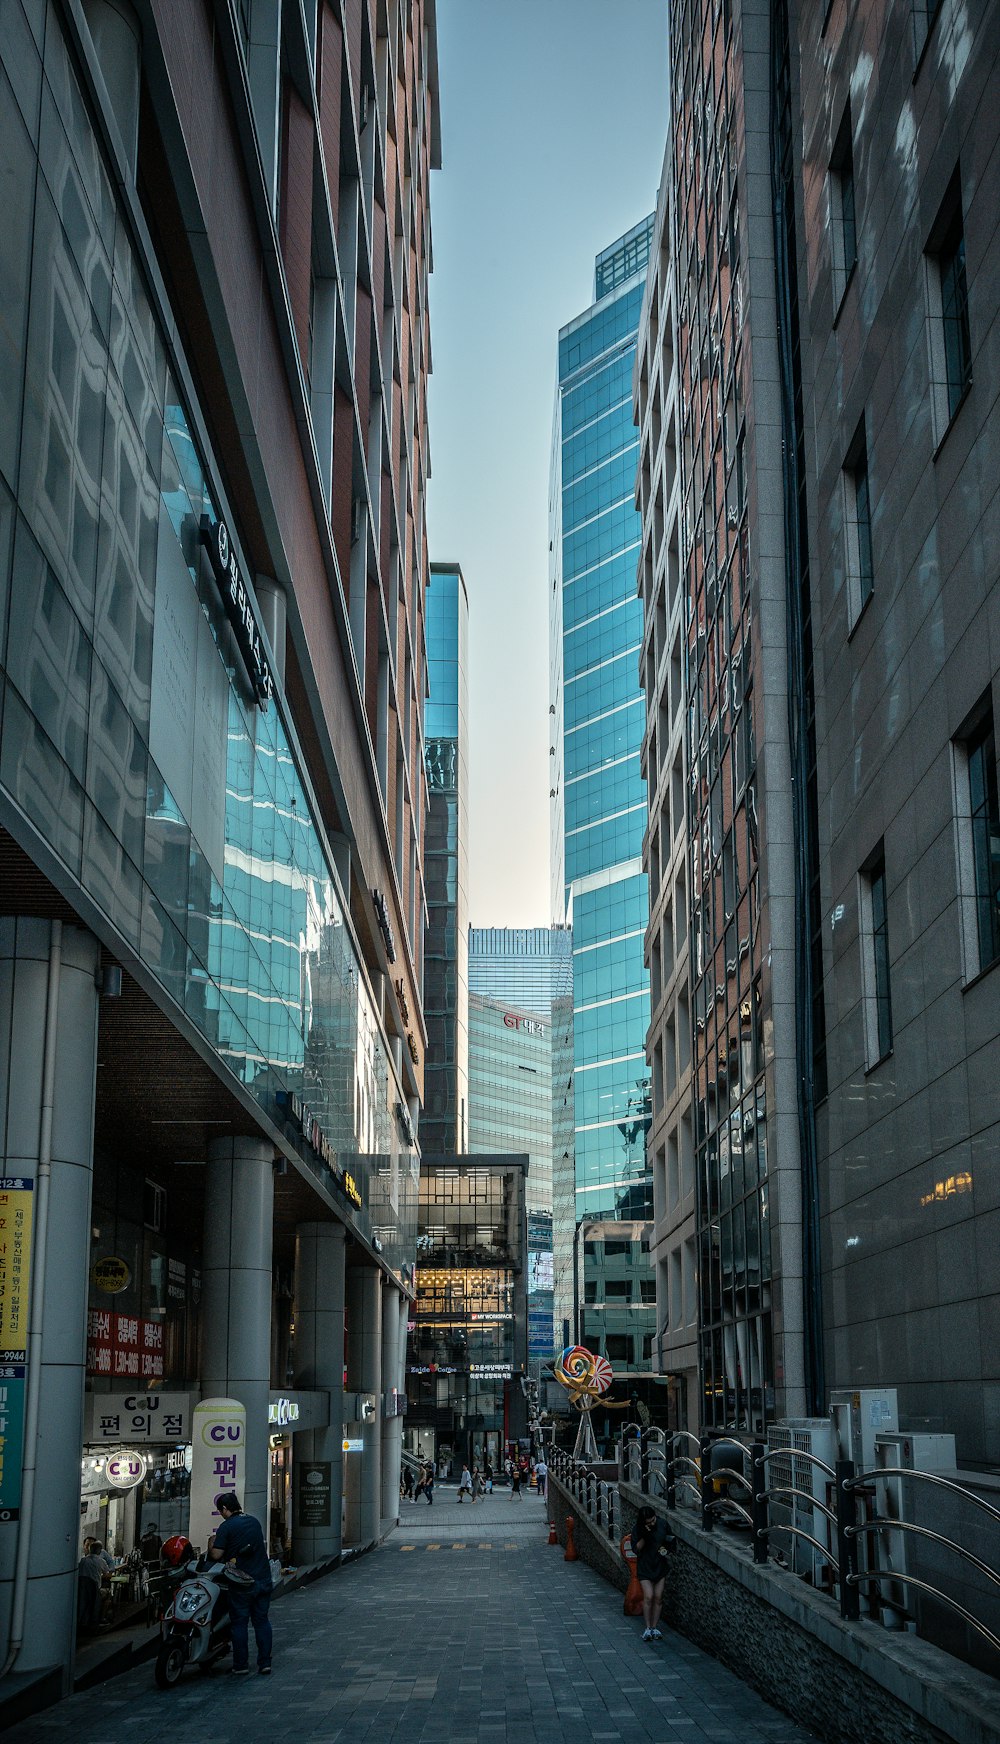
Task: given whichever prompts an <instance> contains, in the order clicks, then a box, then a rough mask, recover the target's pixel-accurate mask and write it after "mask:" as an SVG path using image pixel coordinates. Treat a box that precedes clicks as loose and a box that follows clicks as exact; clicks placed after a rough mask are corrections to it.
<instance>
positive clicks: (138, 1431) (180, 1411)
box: [90, 1392, 191, 1444]
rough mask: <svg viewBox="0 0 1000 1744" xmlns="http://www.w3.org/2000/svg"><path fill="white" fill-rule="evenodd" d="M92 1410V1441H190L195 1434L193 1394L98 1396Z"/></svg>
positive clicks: (116, 1394)
mask: <svg viewBox="0 0 1000 1744" xmlns="http://www.w3.org/2000/svg"><path fill="white" fill-rule="evenodd" d="M90 1409H91V1417H90V1439H91V1441H92V1442H94V1441H96V1442H100V1441H107V1442H115V1443H116V1444H117V1443H118V1442H120V1441H126V1440H127V1441H187V1440H188V1438H189V1436H190V1434H191V1395H190V1394H189V1393H155V1392H147V1393H95V1394H93V1396H92V1399H91V1407H90Z"/></svg>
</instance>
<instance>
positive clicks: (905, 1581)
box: [847, 1568, 1000, 1653]
mask: <svg viewBox="0 0 1000 1744" xmlns="http://www.w3.org/2000/svg"><path fill="white" fill-rule="evenodd" d="M870 1580H890V1581H898V1582H899V1584H900V1586H904V1587H919V1589H920V1591H921V1592H922V1593H930V1595H931V1598H932V1599H937V1601H938V1603H939V1604H941V1605H948V1606H949V1607H950V1609H951V1610H953V1611H957V1612H958V1615H959V1616H960V1617H962V1618H964V1620H965V1622H966V1623H968V1624H970V1625H971V1627H972V1628H973V1629H976V1630H978V1631H979V1634H980V1635H985V1637H986V1639H987V1641H989V1642H990V1643H991V1645H992V1646H994V1647H995V1648H996V1650H997V1652H998V1653H1000V1641H998V1640H997V1638H996V1636H995V1635H994V1634H993V1632H992V1630H991V1629H987V1627H986V1625H985V1623H979V1622H977V1621H976V1618H975V1617H974V1616H973V1615H972V1612H971V1611H967V1610H966V1609H965V1606H964V1605H960V1604H959V1603H958V1600H957V1599H949V1597H948V1595H947V1593H942V1592H940V1591H939V1590H938V1588H937V1587H932V1586H929V1585H928V1583H927V1581H922V1580H918V1579H917V1577H916V1575H915V1574H899V1573H898V1572H897V1571H896V1570H895V1569H891V1568H866V1569H865V1570H864V1572H863V1573H861V1574H849V1575H848V1577H847V1581H848V1585H849V1586H852V1587H857V1586H860V1585H861V1582H862V1581H870ZM884 1603H885V1600H883V1604H884Z"/></svg>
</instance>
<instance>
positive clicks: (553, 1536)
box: [549, 1520, 559, 1544]
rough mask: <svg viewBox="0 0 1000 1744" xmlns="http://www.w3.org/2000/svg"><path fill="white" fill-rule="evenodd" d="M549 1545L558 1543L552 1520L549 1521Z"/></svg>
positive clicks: (554, 1524)
mask: <svg viewBox="0 0 1000 1744" xmlns="http://www.w3.org/2000/svg"><path fill="white" fill-rule="evenodd" d="M549 1543H550V1544H558V1543H559V1537H558V1534H557V1532H556V1523H555V1521H554V1520H550V1521H549Z"/></svg>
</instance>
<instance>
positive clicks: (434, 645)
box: [420, 563, 469, 1155]
mask: <svg viewBox="0 0 1000 1744" xmlns="http://www.w3.org/2000/svg"><path fill="white" fill-rule="evenodd" d="M468 673H469V600H468V595H467V593H466V588H465V578H464V576H463V574H462V571H461V569H460V567H459V565H458V564H457V563H441V564H438V563H432V564H431V585H430V588H429V589H428V594H427V682H428V697H427V704H426V711H425V716H424V764H425V768H426V771H427V801H428V804H427V836H426V847H425V857H424V882H425V887H426V891H427V934H426V938H425V942H424V1018H425V1021H426V1024H427V1057H426V1064H425V1070H424V1109H423V1113H422V1115H421V1117H420V1145H421V1149H422V1150H423V1152H424V1154H425V1155H439V1154H441V1153H443V1152H449V1153H450V1152H454V1151H465V1150H467V1149H468V1145H469V973H468V957H469V899H468V884H469V879H468V858H469V728H468V715H469V706H468V686H469V677H468Z"/></svg>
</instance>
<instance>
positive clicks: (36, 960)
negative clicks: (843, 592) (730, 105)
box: [0, 0, 439, 1691]
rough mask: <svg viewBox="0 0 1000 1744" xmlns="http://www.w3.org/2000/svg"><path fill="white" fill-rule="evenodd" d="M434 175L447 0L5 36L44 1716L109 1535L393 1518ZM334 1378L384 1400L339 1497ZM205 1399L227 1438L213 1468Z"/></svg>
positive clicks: (12, 1270)
mask: <svg viewBox="0 0 1000 1744" xmlns="http://www.w3.org/2000/svg"><path fill="white" fill-rule="evenodd" d="M279 15H280V28H279ZM438 161H439V145H438V124H437V66H436V50H435V22H434V6H433V0H405V3H404V4H401V5H394V6H392V7H389V8H388V9H386V8H384V7H383V8H380V9H376V8H374V7H368V6H362V5H358V4H354V3H353V0H349V3H344V4H342V3H341V0H335V3H334V0H320V3H319V4H316V3H314V4H312V5H310V6H305V7H299V6H286V7H284V8H279V7H278V6H277V5H276V4H275V5H270V4H258V3H257V0H254V4H252V5H251V4H249V3H248V0H240V4H238V5H232V6H222V7H217V6H214V5H212V4H210V3H209V0H170V3H169V4H165V3H164V0H151V3H150V4H143V5H142V7H141V8H139V7H136V8H133V7H132V6H131V5H129V4H128V0H113V3H105V0H86V3H85V4H84V5H82V6H65V5H62V4H56V3H54V0H32V4H30V5H29V4H27V3H25V4H24V5H22V4H20V3H19V0H15V3H14V4H12V5H10V6H6V7H5V8H4V13H3V36H2V40H0V185H2V187H3V189H4V240H3V247H2V250H0V281H2V298H0V301H2V307H3V320H2V324H0V408H2V409H0V623H2V625H3V629H4V634H3V641H2V644H0V660H2V667H3V678H2V709H3V713H2V724H0V871H2V896H0V960H2V964H3V973H2V975H0V1008H2V1021H0V1078H2V1081H3V1083H4V1085H5V1086H6V1087H7V1088H6V1092H5V1097H4V1111H3V1126H2V1133H3V1140H4V1152H5V1158H6V1166H5V1168H4V1170H3V1188H2V1191H3V1197H4V1206H3V1210H4V1214H5V1215H4V1221H5V1224H6V1226H7V1231H9V1232H13V1236H14V1237H15V1238H16V1239H12V1240H7V1239H5V1240H4V1242H3V1244H2V1245H0V1303H2V1309H0V1320H2V1327H3V1337H2V1343H3V1347H4V1356H5V1365H4V1371H3V1375H2V1376H0V1417H2V1419H3V1422H4V1424H5V1432H4V1445H3V1448H2V1479H0V1512H2V1516H3V1524H2V1526H0V1531H2V1532H3V1534H4V1541H3V1550H2V1559H0V1658H2V1659H3V1660H4V1662H5V1665H6V1667H8V1668H9V1667H10V1666H11V1665H13V1667H14V1669H15V1671H16V1672H17V1673H18V1674H19V1675H20V1674H25V1687H27V1686H30V1685H31V1684H32V1678H33V1675H34V1674H36V1673H38V1674H41V1673H43V1672H44V1676H45V1683H44V1685H43V1686H40V1687H41V1688H42V1690H43V1691H44V1689H50V1688H51V1682H52V1678H51V1673H52V1668H53V1667H59V1668H60V1675H61V1677H62V1679H63V1683H64V1686H66V1687H72V1660H73V1643H74V1634H75V1622H76V1567H77V1559H78V1555H79V1545H80V1540H81V1538H82V1536H83V1535H84V1534H85V1533H90V1532H92V1531H94V1530H95V1529H97V1523H98V1522H100V1527H99V1531H100V1535H101V1536H102V1537H104V1538H106V1539H108V1540H109V1542H110V1545H111V1548H112V1549H113V1550H115V1551H116V1552H121V1553H126V1552H130V1551H132V1549H133V1548H134V1544H135V1537H136V1526H137V1523H138V1524H139V1526H140V1529H141V1526H142V1524H144V1523H145V1522H146V1521H148V1520H150V1519H152V1520H154V1521H160V1522H161V1523H162V1526H163V1528H164V1532H163V1533H161V1535H165V1531H166V1530H169V1531H170V1532H176V1531H178V1530H181V1531H190V1535H191V1537H192V1539H193V1540H194V1541H196V1542H198V1543H202V1544H204V1543H205V1541H206V1538H207V1534H208V1532H209V1531H210V1530H211V1526H212V1509H213V1501H212V1497H213V1489H215V1490H217V1489H218V1488H219V1487H220V1485H221V1483H222V1481H223V1480H225V1482H226V1483H227V1484H229V1483H231V1484H233V1485H234V1486H235V1487H236V1489H237V1492H238V1494H239V1495H240V1499H241V1500H242V1501H243V1503H244V1504H245V1506H246V1507H247V1509H248V1510H249V1511H250V1512H252V1513H254V1514H256V1515H258V1516H259V1517H260V1518H261V1520H262V1521H263V1522H264V1525H265V1530H266V1532H267V1534H268V1537H269V1539H270V1542H271V1545H272V1548H273V1551H274V1553H275V1554H279V1553H281V1552H282V1547H285V1548H286V1549H287V1548H290V1550H291V1553H292V1554H293V1555H294V1557H295V1560H296V1561H298V1562H312V1561H316V1560H318V1559H321V1558H323V1559H325V1558H328V1557H335V1556H336V1555H337V1554H338V1552H339V1550H340V1547H341V1545H342V1543H343V1542H347V1543H353V1544H357V1545H364V1544H369V1543H374V1542H377V1541H378V1539H379V1538H380V1536H381V1534H382V1532H383V1530H384V1529H386V1527H387V1525H388V1524H390V1523H391V1522H392V1521H393V1520H394V1519H395V1517H396V1512H397V1506H398V1467H399V1449H400V1443H401V1420H400V1418H399V1417H398V1416H397V1415H395V1412H394V1409H393V1407H392V1401H393V1400H394V1399H395V1398H398V1389H399V1386H400V1385H401V1382H402V1363H403V1354H404V1345H403V1342H402V1340H403V1339H405V1328H406V1319H407V1311H408V1304H409V1299H410V1297H411V1296H412V1277H413V1265H414V1258H415V1241H416V1212H417V1157H416V1148H415V1141H414V1127H415V1125H416V1119H417V1110H418V1106H419V1100H420V1096H421V1091H422V1077H421V1074H422V1067H423V1048H424V1034H423V1018H422V1011H421V987H422V981H423V964H422V935H423V911H424V892H423V877H424V874H423V820H424V811H425V803H424V794H425V787H424V768H423V749H422V714H423V697H424V694H425V688H426V675H425V668H424V642H425V638H424V593H425V587H426V582H427V550H426V535H425V519H424V493H425V481H426V478H427V474H428V468H429V461H428V449H427V424H426V378H427V372H428V369H429V366H430V352H429V327H428V308H427V293H428V278H429V273H430V213H429V204H428V201H429V178H430V171H431V168H432V166H433V165H435V164H436V163H437V162H438ZM348 1236H349V1239H348ZM33 1291H34V1294H32V1292H33ZM345 1305H346V1315H347V1337H346V1341H345V1336H344V1325H345ZM84 1329H86V1336H85V1331H84ZM345 1369H346V1377H347V1387H348V1393H347V1395H346V1398H347V1399H348V1400H351V1399H353V1400H357V1399H358V1398H359V1397H361V1398H365V1397H368V1396H374V1397H375V1398H376V1399H377V1400H379V1401H380V1408H379V1409H378V1410H377V1411H376V1413H375V1415H374V1417H373V1418H372V1419H371V1420H370V1421H369V1422H368V1423H366V1426H365V1434H364V1442H365V1445H364V1450H363V1451H362V1452H361V1453H359V1454H357V1455H355V1456H352V1458H351V1459H350V1460H347V1461H345V1459H344V1456H343V1453H342V1443H343V1438H344V1435H345V1428H346V1427H347V1420H349V1419H351V1418H353V1417H354V1416H355V1415H356V1407H355V1406H352V1405H350V1404H346V1405H345V1393H344V1379H345ZM55 1376H58V1382H57V1384H56V1383H55V1382H54V1380H53V1377H55ZM140 1394H141V1395H142V1396H145V1395H146V1394H150V1395H152V1396H153V1397H157V1398H159V1400H160V1406H159V1407H158V1408H156V1409H153V1408H152V1407H151V1408H150V1409H149V1410H147V1411H139V1410H137V1409H136V1407H135V1399H136V1396H137V1395H140ZM200 1397H208V1398H210V1399H215V1400H218V1399H220V1398H221V1399H228V1400H235V1401H236V1402H237V1404H236V1409H235V1412H234V1414H233V1416H232V1417H231V1418H230V1419H229V1420H228V1427H225V1426H224V1433H225V1435H226V1441H227V1446H228V1448H229V1449H230V1450H231V1451H230V1452H229V1453H227V1455H226V1456H225V1460H224V1464H223V1465H219V1466H216V1465H215V1464H214V1456H212V1455H211V1454H210V1453H209V1449H210V1447H211V1445H212V1442H211V1436H210V1435H198V1436H195V1435H194V1434H193V1422H192V1411H193V1408H194V1406H195V1404H196V1402H197V1400H198V1399H199V1398H200ZM130 1400H131V1401H132V1404H131V1405H130V1404H129V1401H130ZM22 1424H23V1425H27V1431H26V1432H27V1433H30V1434H31V1435H32V1437H33V1439H32V1442H31V1445H30V1446H28V1447H27V1448H25V1446H24V1444H23V1437H22V1434H21V1425H22ZM12 1425H17V1426H18V1427H17V1432H16V1433H14V1432H13V1431H12V1427H11V1426H12ZM81 1425H82V1440H81ZM357 1434H360V1430H358V1431H357ZM188 1449H190V1450H191V1458H192V1461H193V1471H192V1474H191V1477H190V1479H189V1478H188V1473H187V1461H186V1458H185V1453H186V1450H188ZM23 1456H26V1457H23ZM147 1456H148V1457H147ZM219 1458H220V1460H221V1459H223V1456H222V1455H221V1454H220V1455H219ZM206 1461H208V1464H207V1465H206ZM307 1470H308V1471H310V1472H311V1473H312V1474H315V1475H317V1476H318V1483H317V1484H316V1486H315V1497H314V1495H313V1491H312V1489H310V1490H309V1492H308V1499H307V1501H306V1503H304V1504H303V1503H302V1500H301V1498H302V1496H303V1493H304V1492H303V1488H302V1483H303V1473H304V1471H307ZM81 1471H82V1479H81ZM206 1497H207V1503H206ZM289 1541H290V1545H289Z"/></svg>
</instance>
